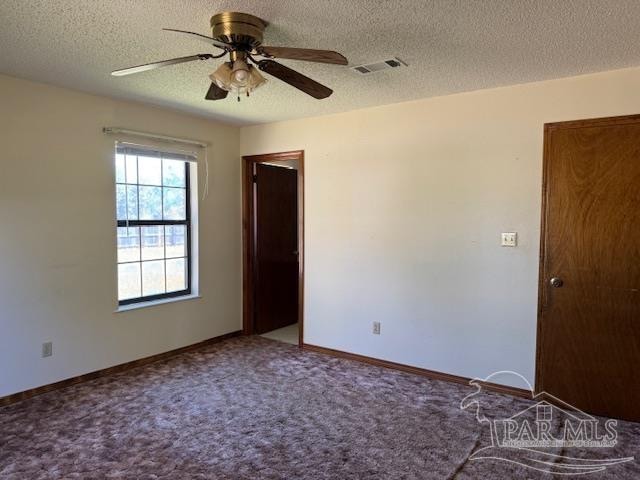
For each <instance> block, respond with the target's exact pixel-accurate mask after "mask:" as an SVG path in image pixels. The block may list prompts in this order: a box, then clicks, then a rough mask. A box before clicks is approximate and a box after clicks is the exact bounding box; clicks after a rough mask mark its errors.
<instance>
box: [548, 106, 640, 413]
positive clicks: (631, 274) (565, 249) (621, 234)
mask: <svg viewBox="0 0 640 480" xmlns="http://www.w3.org/2000/svg"><path fill="white" fill-rule="evenodd" d="M544 163H545V165H544V186H543V219H542V242H541V265H540V292H539V295H540V305H539V306H540V309H539V321H538V352H537V357H538V358H537V378H536V380H537V382H536V389H537V390H538V391H546V392H548V393H550V394H552V395H554V396H556V397H558V398H560V399H561V400H563V401H565V402H568V403H570V404H571V405H573V406H575V407H577V408H579V409H581V410H583V411H586V412H589V413H593V414H598V415H604V416H610V417H615V418H622V419H627V420H635V421H640V115H638V116H631V117H617V118H608V119H596V120H585V121H576V122H563V123H556V124H549V125H546V126H545V158H544Z"/></svg>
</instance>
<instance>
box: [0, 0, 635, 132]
mask: <svg viewBox="0 0 640 480" xmlns="http://www.w3.org/2000/svg"><path fill="white" fill-rule="evenodd" d="M225 10H235V11H242V12H247V13H252V14H254V15H257V16H259V17H262V18H264V19H265V20H267V21H269V22H270V26H269V27H268V28H267V31H266V34H265V42H264V43H265V44H267V45H277V46H296V47H307V48H326V49H334V50H337V51H339V52H341V53H343V54H344V55H345V56H346V57H347V58H348V59H349V61H350V64H351V65H357V64H361V63H368V62H372V61H378V60H383V59H386V58H389V57H393V56H398V57H400V58H401V59H403V60H404V61H406V62H407V63H409V68H406V69H398V70H388V71H384V72H380V73H377V74H372V75H369V76H358V75H356V74H355V73H354V72H352V71H351V70H349V69H348V68H346V67H339V66H333V65H322V64H311V63H304V62H296V61H283V62H282V63H285V64H287V65H288V66H291V67H294V68H296V69H298V70H299V71H300V72H302V73H304V74H306V75H308V76H311V77H312V78H314V79H316V80H318V81H320V82H322V83H324V84H326V85H327V86H329V87H331V88H333V89H334V90H335V92H334V94H333V96H331V97H330V98H328V99H326V100H315V99H313V98H311V97H308V96H306V95H305V94H303V93H301V92H299V91H298V90H295V89H294V88H292V87H289V86H287V85H285V84H283V83H281V82H280V81H279V80H277V79H275V78H272V77H270V78H269V80H270V81H269V83H268V84H267V85H265V86H264V87H262V88H261V89H260V90H257V91H256V92H255V94H254V96H252V97H251V98H250V99H247V100H243V101H242V102H240V103H238V102H237V101H236V100H235V99H233V98H228V99H227V100H225V101H219V102H208V101H205V100H203V97H204V94H205V92H206V90H207V88H208V85H209V80H208V78H207V75H208V74H209V73H210V72H212V71H213V70H214V69H215V67H216V65H217V64H218V63H219V62H220V60H211V61H207V62H195V63H190V64H183V65H175V66H171V67H167V68H165V69H161V70H155V71H150V72H145V73H141V74H138V75H134V76H131V77H122V78H115V77H111V76H110V75H109V72H110V71H111V70H114V69H116V68H122V67H127V66H131V65H137V64H140V63H147V62H150V61H156V60H161V59H166V58H171V57H178V56H183V55H190V54H194V53H207V52H208V51H211V52H213V51H214V49H210V50H209V49H208V47H207V45H206V44H203V43H201V42H199V41H197V40H194V39H191V38H189V37H188V36H182V35H180V34H176V33H171V32H163V31H162V30H161V28H163V27H168V28H178V29H184V30H192V31H197V32H200V33H204V34H210V30H209V28H208V25H209V18H210V17H211V15H212V14H214V13H217V12H220V11H225ZM0 18H1V19H2V27H1V28H0V72H2V73H6V74H8V75H13V76H17V77H22V78H28V79H33V80H37V81H41V82H45V83H50V84H54V85H60V86H66V87H70V88H75V89H79V90H83V91H86V92H92V93H97V94H103V95H109V96H113V97H118V98H125V99H133V100H138V101H143V102H148V103H153V104H156V105H163V106H169V107H173V108H178V109H181V110H184V111H188V112H192V113H197V114H200V115H205V116H209V117H212V118H217V119H221V120H226V121H230V122H233V123H236V124H255V123H262V122H269V121H276V120H284V119H291V118H299V117H306V116H315V115H321V114H326V113H333V112H340V111H346V110H352V109H356V108H362V107H368V106H373V105H382V104H387V103H396V102H401V101H406V100H412V99H417V98H424V97H431V96H437V95H445V94H450V93H455V92H462V91H470V90H477V89H482V88H489V87H496V86H501V85H511V84H516V83H524V82H530V81H536V80H543V79H550V78H559V77H565V76H571V75H577V74H583V73H590V72H597V71H603V70H613V69H617V68H624V67H630V66H637V65H640V1H637V0H628V1H627V0H530V1H529V0H519V1H515V0H503V1H495V0H485V1H478V0H460V1H456V0H441V1H428V0H395V1H384V0H273V1H267V0H265V1H248V0H244V1H224V0H223V1H212V0H208V1H205V0H134V1H132V0H108V1H98V0H2V1H1V2H0ZM265 76H266V75H265Z"/></svg>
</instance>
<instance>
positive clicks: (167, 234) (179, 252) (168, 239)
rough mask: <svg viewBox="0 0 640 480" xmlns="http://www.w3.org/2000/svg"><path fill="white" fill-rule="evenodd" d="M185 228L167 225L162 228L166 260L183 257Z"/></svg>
mask: <svg viewBox="0 0 640 480" xmlns="http://www.w3.org/2000/svg"><path fill="white" fill-rule="evenodd" d="M186 233H187V227H186V226H184V225H167V226H166V227H164V243H165V248H166V251H167V258H171V257H184V256H186V255H187V254H186V251H185V248H184V246H185V239H186Z"/></svg>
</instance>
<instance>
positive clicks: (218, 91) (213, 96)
mask: <svg viewBox="0 0 640 480" xmlns="http://www.w3.org/2000/svg"><path fill="white" fill-rule="evenodd" d="M228 94H229V92H227V91H226V90H223V89H222V88H220V87H219V86H218V85H216V84H215V83H214V82H211V86H210V87H209V90H208V91H207V94H206V95H205V96H204V98H205V100H222V99H223V98H227V95H228Z"/></svg>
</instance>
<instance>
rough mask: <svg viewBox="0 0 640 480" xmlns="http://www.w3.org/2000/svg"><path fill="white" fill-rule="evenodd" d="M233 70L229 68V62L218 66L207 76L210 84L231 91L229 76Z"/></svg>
mask: <svg viewBox="0 0 640 480" xmlns="http://www.w3.org/2000/svg"><path fill="white" fill-rule="evenodd" d="M232 73H233V70H232V68H231V62H225V63H223V64H222V65H220V66H219V67H218V68H217V69H216V71H215V72H213V73H212V74H211V75H209V78H210V79H211V81H212V82H215V83H216V85H218V86H219V87H220V88H222V89H223V90H226V91H228V92H230V91H231V74H232Z"/></svg>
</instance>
